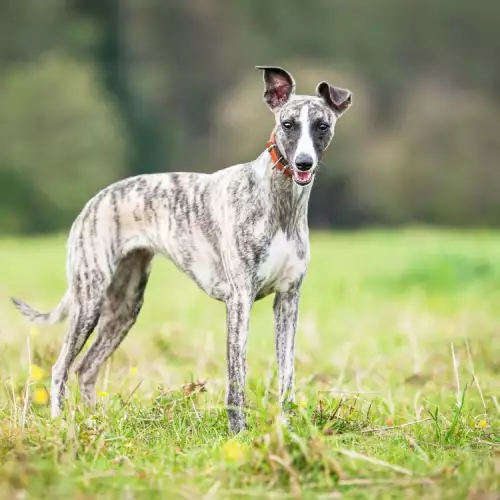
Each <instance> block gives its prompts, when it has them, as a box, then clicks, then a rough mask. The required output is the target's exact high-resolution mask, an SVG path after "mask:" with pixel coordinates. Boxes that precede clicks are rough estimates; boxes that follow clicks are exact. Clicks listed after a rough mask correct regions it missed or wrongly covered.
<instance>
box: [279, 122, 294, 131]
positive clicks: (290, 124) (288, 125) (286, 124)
mask: <svg viewBox="0 0 500 500" xmlns="http://www.w3.org/2000/svg"><path fill="white" fill-rule="evenodd" d="M281 125H282V126H283V128H286V129H287V130H290V129H291V128H292V126H293V124H292V122H291V121H289V120H287V121H285V122H283V123H282V124H281Z"/></svg>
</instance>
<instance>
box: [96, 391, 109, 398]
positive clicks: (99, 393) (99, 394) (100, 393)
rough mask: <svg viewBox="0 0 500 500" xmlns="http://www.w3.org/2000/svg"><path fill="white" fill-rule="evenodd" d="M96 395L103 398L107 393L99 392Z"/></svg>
mask: <svg viewBox="0 0 500 500" xmlns="http://www.w3.org/2000/svg"><path fill="white" fill-rule="evenodd" d="M97 395H98V396H100V397H101V398H105V397H106V396H107V395H108V393H107V392H106V391H99V392H98V393H97Z"/></svg>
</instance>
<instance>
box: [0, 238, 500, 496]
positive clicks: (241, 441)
mask: <svg viewBox="0 0 500 500" xmlns="http://www.w3.org/2000/svg"><path fill="white" fill-rule="evenodd" d="M312 240H313V241H312V263H311V268H310V271H309V274H308V277H307V279H306V282H305V285H304V289H303V293H302V299H301V309H300V313H301V316H300V324H299V332H298V338H297V356H296V358H297V361H296V372H297V393H298V394H297V396H298V397H297V407H296V409H295V416H294V418H293V419H292V421H291V427H290V429H289V430H287V429H284V428H283V427H282V426H281V425H280V420H279V412H278V409H277V405H276V388H277V382H276V372H275V362H274V339H273V330H272V311H271V301H272V299H271V298H268V299H266V300H263V301H261V302H259V303H257V304H256V305H255V307H254V310H253V314H252V325H251V331H250V338H249V346H248V349H249V351H248V364H249V369H248V388H247V408H248V430H247V431H245V432H244V433H243V434H241V435H239V436H237V437H232V436H230V435H229V434H228V431H227V422H226V415H225V411H224V392H225V383H226V380H225V374H226V369H225V333H224V307H223V306H222V305H221V304H219V303H217V302H215V301H213V300H211V299H209V298H208V297H206V296H204V295H203V293H202V292H200V291H199V290H198V289H197V288H196V286H195V285H194V284H193V283H191V282H190V281H189V280H188V279H187V278H185V277H184V276H183V275H181V274H180V272H178V271H177V270H176V269H175V268H173V266H171V265H170V264H169V263H167V262H165V261H162V260H160V259H159V260H158V261H156V262H155V266H154V270H153V276H152V279H151V282H150V285H149V288H148V290H147V294H146V303H145V306H144V309H143V311H142V314H141V316H140V320H139V321H138V323H137V325H136V326H135V327H134V329H133V330H132V332H131V334H130V335H129V336H128V338H127V339H126V340H125V342H124V344H123V346H122V347H121V348H120V349H119V350H118V352H117V353H116V354H115V356H114V357H113V358H112V359H111V361H110V362H108V364H107V365H106V368H105V369H104V370H103V373H102V375H101V377H100V379H99V384H98V390H99V396H98V398H99V400H100V403H99V405H98V407H97V409H96V410H95V411H94V412H90V411H88V410H86V409H85V408H84V407H83V406H82V405H81V403H80V401H79V397H78V391H77V387H76V381H75V377H74V376H72V377H71V378H70V384H69V398H68V408H67V410H66V412H65V415H64V418H63V419H61V420H58V421H51V420H50V419H49V409H48V407H47V401H46V400H47V393H46V389H47V388H48V387H49V384H50V376H49V374H50V368H51V365H52V363H53V362H54V360H55V359H56V357H57V354H58V349H59V345H60V342H61V336H62V334H63V331H64V325H58V326H55V327H50V328H46V329H43V330H37V329H34V328H31V327H30V326H29V325H27V324H26V323H24V322H23V320H22V319H21V318H20V317H19V316H18V315H17V313H16V312H15V311H14V309H13V307H11V305H10V304H9V301H8V296H9V295H16V296H19V297H22V298H23V299H26V301H27V302H29V303H32V304H33V305H35V306H37V307H39V308H43V309H49V308H51V307H53V306H54V305H55V304H56V303H57V301H58V300H59V298H60V296H61V295H62V293H63V291H64V289H65V277H64V251H65V245H64V239H63V238H58V237H53V238H43V239H25V240H15V239H10V240H9V239H3V240H1V241H0V263H1V264H0V339H1V343H0V383H1V387H0V498H47V497H49V498H76V499H91V498H97V497H98V498H126V499H132V498H186V499H199V498H204V499H219V498H220V499H229V498H231V499H232V498H259V499H260V498H320V499H334V498H384V499H385V498H395V499H396V498H397V499H400V498H426V499H443V498H449V499H461V498H469V499H471V500H472V499H473V500H490V499H493V498H498V496H496V495H497V493H495V492H498V491H499V490H500V434H499V428H500V404H499V400H500V379H499V373H500V341H499V336H498V331H499V326H498V325H499V316H500V234H497V233H493V232H492V233H487V232H456V231H442V232H438V231H424V230H412V231H399V232H362V233H351V234H314V235H313V238H312ZM30 365H32V366H31V370H30ZM30 373H31V376H30Z"/></svg>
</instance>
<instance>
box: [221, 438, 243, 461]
mask: <svg viewBox="0 0 500 500" xmlns="http://www.w3.org/2000/svg"><path fill="white" fill-rule="evenodd" d="M222 452H223V454H224V458H225V459H226V460H229V461H230V462H236V461H239V460H241V459H242V458H243V457H244V456H245V453H246V446H245V445H243V444H242V443H238V442H237V441H228V442H227V443H226V444H225V445H224V446H223V447H222Z"/></svg>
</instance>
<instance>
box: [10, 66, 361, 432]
mask: <svg viewBox="0 0 500 500" xmlns="http://www.w3.org/2000/svg"><path fill="white" fill-rule="evenodd" d="M257 68H258V69H260V70H262V71H263V77H264V101H265V102H266V103H267V105H268V107H269V108H270V110H271V111H272V112H273V114H274V118H275V122H276V123H275V127H274V130H273V133H272V135H271V138H270V140H269V142H268V143H267V145H266V149H265V151H264V152H263V153H262V154H261V155H260V156H259V157H258V158H257V159H256V160H255V161H252V162H250V163H245V164H240V165H235V166H232V167H228V168H225V169H222V170H219V171H217V172H215V173H212V174H200V173H162V174H149V175H139V176H136V177H130V178H127V179H124V180H121V181H118V182H116V183H114V184H112V185H110V186H108V187H107V188H105V189H103V190H102V191H100V192H99V193H98V194H97V195H96V196H95V197H94V198H92V199H91V200H90V201H89V202H88V203H87V204H86V205H85V207H84V208H83V210H82V212H81V213H80V214H79V215H78V217H77V218H76V220H75V221H74V223H73V225H72V227H71V230H70V234H69V238H68V246H67V253H68V255H67V280H68V287H67V290H66V292H65V294H64V296H63V298H62V299H61V302H60V303H59V305H58V306H57V307H56V308H55V309H54V310H53V311H51V312H49V313H40V312H38V311H36V310H34V309H33V308H31V307H30V306H28V305H27V304H25V303H24V302H22V301H20V300H19V299H15V298H13V299H12V301H13V302H14V304H15V306H16V307H17V308H18V309H19V310H20V312H21V313H22V314H23V315H24V316H26V317H27V318H28V319H29V320H31V321H32V322H34V323H38V324H53V323H56V322H59V321H62V320H63V319H64V318H65V317H67V316H68V317H69V327H68V330H67V333H66V336H65V338H64V342H63V345H62V348H61V351H60V354H59V357H58V359H57V361H56V363H55V364H54V366H53V368H52V384H51V391H50V395H51V415H52V417H57V416H58V415H59V414H60V412H61V409H62V398H63V394H64V390H65V386H66V381H67V378H68V373H69V370H70V367H71V365H72V364H73V362H74V361H75V358H76V357H77V356H78V354H79V353H80V351H81V350H82V348H83V346H84V344H85V342H86V341H87V339H88V338H89V336H90V334H91V333H92V332H93V331H94V329H95V330H96V335H95V340H94V343H93V344H92V346H91V347H90V349H89V350H88V351H87V353H86V354H85V356H84V357H83V359H82V361H81V363H80V365H79V367H78V369H77V374H78V380H79V387H80V392H81V393H82V396H83V398H84V400H85V401H86V402H87V403H88V404H93V403H95V385H96V380H97V376H98V373H99V369H100V367H101V366H102V364H103V363H104V362H105V361H106V360H107V359H108V358H109V357H110V356H111V355H112V354H113V352H114V351H115V350H116V349H117V348H118V346H119V345H120V344H121V342H122V341H123V339H124V338H125V336H126V335H127V333H128V332H129V330H130V328H131V327H132V325H133V324H134V323H135V321H136V318H137V316H138V314H139V312H140V310H141V307H142V304H143V298H144V290H145V288H146V285H147V283H148V278H149V275H150V267H151V261H152V259H153V257H154V256H155V255H156V254H161V255H163V256H165V257H167V258H169V259H170V260H171V261H172V262H173V263H174V264H175V265H176V266H177V267H178V268H179V269H181V270H182V271H184V272H185V273H186V274H187V275H188V276H190V277H191V278H192V279H193V280H194V281H195V282H196V283H197V284H198V286H199V287H200V288H201V289H202V290H204V291H205V292H206V293H207V294H208V295H210V296H211V297H213V298H215V299H216V300H219V301H223V302H224V303H225V305H226V324H227V369H228V387H227V397H226V404H227V414H228V421H229V430H230V431H231V432H232V433H238V432H240V431H242V430H243V429H245V413H244V400H245V372H246V344H247V335H248V328H249V319H250V310H251V308H252V304H253V303H254V302H255V301H256V300H259V299H261V298H263V297H265V296H267V295H269V294H273V293H274V294H275V295H274V302H273V310H274V324H275V336H276V356H277V362H278V377H279V382H278V383H279V398H280V404H281V407H282V408H283V412H284V415H285V413H286V408H287V407H289V406H290V405H289V404H288V403H290V402H293V401H294V339H295V333H296V330H297V321H298V308H299V296H300V289H301V285H302V281H303V279H304V276H305V275H306V271H307V267H308V263H309V259H310V251H309V228H308V223H307V208H308V200H309V196H310V193H311V187H312V184H313V180H314V178H315V175H316V173H317V170H318V166H319V164H320V161H321V159H322V157H323V154H324V152H325V150H326V149H327V147H328V145H329V144H330V141H331V139H332V137H333V135H334V129H335V124H336V122H337V119H338V118H339V117H340V116H341V115H343V114H344V113H345V111H346V110H347V109H348V108H349V107H350V106H351V103H352V94H351V92H350V91H349V90H346V89H343V88H340V87H335V86H332V85H330V84H329V83H327V82H325V81H323V82H320V83H319V84H318V86H317V88H316V95H315V96H306V95H297V94H296V93H295V81H294V79H293V77H292V75H291V74H290V73H288V72H287V71H286V70H284V69H282V68H279V67H269V66H257ZM285 418H286V417H285Z"/></svg>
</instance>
